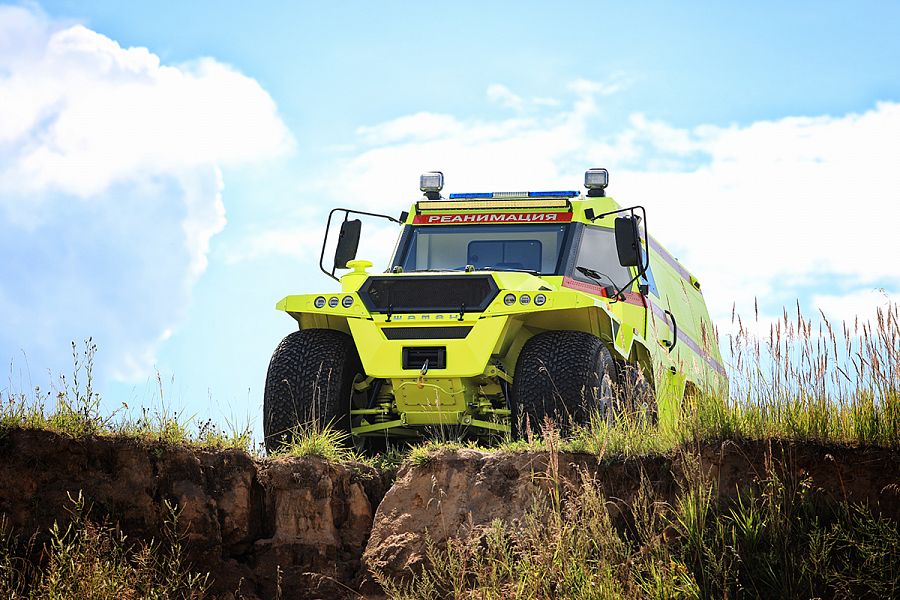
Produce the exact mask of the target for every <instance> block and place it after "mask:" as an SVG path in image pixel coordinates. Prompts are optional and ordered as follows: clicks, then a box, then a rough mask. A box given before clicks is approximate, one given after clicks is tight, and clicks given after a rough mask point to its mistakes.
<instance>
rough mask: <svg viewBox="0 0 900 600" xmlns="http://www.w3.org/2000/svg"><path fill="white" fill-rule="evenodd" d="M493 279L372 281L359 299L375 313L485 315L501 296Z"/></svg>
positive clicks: (383, 278) (414, 277)
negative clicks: (497, 297)
mask: <svg viewBox="0 0 900 600" xmlns="http://www.w3.org/2000/svg"><path fill="white" fill-rule="evenodd" d="M497 292H498V289H497V284H495V283H494V278H493V277H491V276H490V275H450V276H437V275H405V276H404V275H388V276H375V277H369V278H368V279H367V280H366V282H365V283H363V285H362V287H361V288H360V289H359V296H360V298H361V299H362V301H363V303H364V304H365V305H366V308H368V309H369V310H370V311H372V312H381V313H386V312H391V313H412V312H425V313H428V312H432V313H434V312H451V313H454V312H460V311H462V312H481V311H483V310H484V309H486V308H487V307H488V305H489V304H490V303H491V300H493V299H494V297H495V296H496V295H497Z"/></svg>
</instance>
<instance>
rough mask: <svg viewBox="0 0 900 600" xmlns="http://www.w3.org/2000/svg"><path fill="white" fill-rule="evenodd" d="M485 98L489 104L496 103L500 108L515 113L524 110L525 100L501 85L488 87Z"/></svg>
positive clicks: (496, 84)
mask: <svg viewBox="0 0 900 600" xmlns="http://www.w3.org/2000/svg"><path fill="white" fill-rule="evenodd" d="M487 97H488V100H490V101H491V102H496V103H497V104H499V105H500V106H503V107H505V108H509V109H511V110H514V111H516V112H522V111H523V110H525V100H524V99H523V98H522V97H521V96H519V95H517V94H514V93H513V92H512V91H511V90H510V89H509V88H508V87H506V86H505V85H503V84H501V83H495V84H493V85H490V86H488V89H487Z"/></svg>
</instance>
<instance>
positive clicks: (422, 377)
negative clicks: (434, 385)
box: [416, 360, 428, 390]
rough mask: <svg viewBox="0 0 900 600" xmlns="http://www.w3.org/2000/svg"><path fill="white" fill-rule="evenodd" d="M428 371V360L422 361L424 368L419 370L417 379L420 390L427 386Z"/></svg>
mask: <svg viewBox="0 0 900 600" xmlns="http://www.w3.org/2000/svg"><path fill="white" fill-rule="evenodd" d="M427 373H428V361H427V360H426V361H425V362H424V363H422V368H421V369H420V370H419V377H418V379H416V387H417V388H419V389H420V390H421V389H422V388H423V387H425V375H426V374H427Z"/></svg>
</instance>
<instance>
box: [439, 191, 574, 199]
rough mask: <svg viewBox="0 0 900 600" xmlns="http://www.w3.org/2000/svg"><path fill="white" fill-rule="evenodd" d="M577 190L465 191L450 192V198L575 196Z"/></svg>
mask: <svg viewBox="0 0 900 600" xmlns="http://www.w3.org/2000/svg"><path fill="white" fill-rule="evenodd" d="M577 196H578V192H576V191H573V190H559V191H554V192H466V193H463V194H450V199H451V200H509V199H521V198H575V197H577Z"/></svg>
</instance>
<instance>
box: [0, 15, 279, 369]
mask: <svg viewBox="0 0 900 600" xmlns="http://www.w3.org/2000/svg"><path fill="white" fill-rule="evenodd" d="M0 106H2V107H3V109H2V111H0V247H2V249H0V251H2V252H3V254H4V257H5V263H4V265H3V266H2V267H0V277H2V281H0V308H2V309H3V310H2V315H0V320H2V321H3V322H2V327H0V349H2V351H3V352H2V353H3V355H6V356H10V355H13V354H15V353H16V352H17V350H18V349H19V348H22V349H25V350H26V351H28V352H31V354H32V356H31V359H30V362H31V363H32V364H39V365H41V366H42V367H43V366H54V367H55V366H57V365H58V364H59V360H58V357H60V355H61V354H63V353H64V352H65V351H66V344H67V341H68V340H71V339H79V338H80V337H86V336H88V335H93V336H94V338H95V339H96V340H97V341H99V343H100V345H101V347H102V348H103V356H105V357H107V360H108V365H107V367H108V368H107V372H108V373H110V374H114V375H116V376H118V377H121V378H133V377H136V376H141V375H144V374H145V373H146V372H147V370H148V368H149V367H151V366H152V363H153V360H154V358H153V357H154V350H155V348H156V347H157V346H158V344H159V343H161V341H163V340H164V339H165V338H167V337H168V336H169V335H171V332H172V330H173V328H174V327H175V326H177V324H178V322H179V320H180V318H181V317H182V316H183V314H184V311H185V310H186V307H187V303H188V301H189V297H190V290H191V287H192V285H193V284H194V283H195V282H196V280H197V278H198V277H199V276H200V274H201V273H202V272H203V271H204V269H205V268H206V264H207V254H208V251H209V243H210V239H211V238H212V236H214V235H215V234H216V233H218V232H219V231H221V230H222V228H223V227H224V226H225V208H224V204H223V189H224V184H223V175H222V169H227V168H229V167H233V166H237V165H243V164H247V163H250V162H254V161H261V160H265V159H270V158H274V157H277V156H281V155H284V154H285V153H287V152H289V151H290V150H291V147H292V143H293V142H292V138H291V136H290V133H289V132H288V130H287V129H286V127H285V125H284V123H283V122H282V121H281V119H280V117H279V115H278V111H277V108H276V106H275V103H274V101H273V100H272V98H271V97H270V96H269V94H268V93H267V92H266V91H265V90H264V89H262V87H260V85H259V84H258V83H257V82H256V81H255V80H253V79H251V78H249V77H247V76H245V75H243V74H241V73H239V72H237V71H236V70H234V69H233V68H231V67H229V66H227V65H224V64H222V63H219V62H217V61H215V60H213V59H209V58H203V59H198V60H196V61H193V62H190V63H187V64H179V65H166V64H162V63H161V61H160V59H159V57H158V56H156V55H155V54H153V53H152V52H151V51H150V50H148V49H147V48H123V47H121V46H120V45H119V44H118V43H117V42H116V41H114V40H112V39H110V38H108V37H106V36H104V35H102V34H100V33H98V32H95V31H92V30H90V29H88V28H86V27H84V26H82V25H78V24H74V25H72V24H61V23H56V22H53V21H52V20H50V19H49V18H48V17H47V16H46V15H44V14H42V13H41V12H39V11H38V10H37V9H34V8H23V7H9V6H0Z"/></svg>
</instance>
